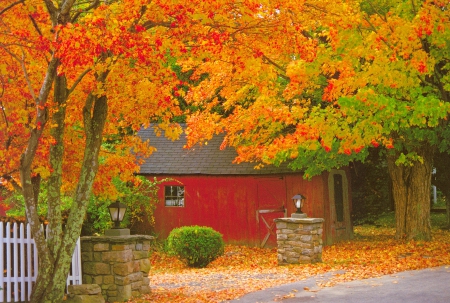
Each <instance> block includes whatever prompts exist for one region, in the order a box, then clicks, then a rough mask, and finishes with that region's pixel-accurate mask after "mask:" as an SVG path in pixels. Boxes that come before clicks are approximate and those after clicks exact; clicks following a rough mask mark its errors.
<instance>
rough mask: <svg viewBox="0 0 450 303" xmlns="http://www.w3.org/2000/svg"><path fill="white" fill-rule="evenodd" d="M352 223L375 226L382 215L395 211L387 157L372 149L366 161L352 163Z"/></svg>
mask: <svg viewBox="0 0 450 303" xmlns="http://www.w3.org/2000/svg"><path fill="white" fill-rule="evenodd" d="M351 174H352V176H351V182H352V221H353V224H354V225H361V224H374V222H375V221H376V220H377V218H378V217H379V216H380V215H383V214H384V213H386V212H390V211H392V210H393V208H394V205H393V200H392V197H391V194H390V177H389V173H388V169H387V163H386V160H385V157H384V156H383V155H380V154H379V153H378V152H377V151H376V150H374V149H372V150H371V151H370V152H369V155H368V157H367V159H365V161H364V162H363V163H362V162H355V163H352V170H351Z"/></svg>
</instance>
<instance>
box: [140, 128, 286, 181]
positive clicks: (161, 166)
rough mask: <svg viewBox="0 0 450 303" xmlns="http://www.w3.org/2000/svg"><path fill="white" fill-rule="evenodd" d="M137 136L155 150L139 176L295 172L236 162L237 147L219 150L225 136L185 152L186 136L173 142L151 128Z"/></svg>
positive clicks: (214, 138) (283, 167)
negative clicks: (147, 141)
mask: <svg viewBox="0 0 450 303" xmlns="http://www.w3.org/2000/svg"><path fill="white" fill-rule="evenodd" d="M138 136H139V137H141V139H142V140H143V141H146V140H149V143H150V145H151V146H154V147H155V148H156V151H155V152H154V153H153V154H152V155H151V156H150V157H149V158H147V159H145V162H144V164H142V165H141V170H140V174H146V175H158V174H173V175H191V174H201V175H267V174H280V173H293V172H294V171H293V170H292V169H290V168H288V167H287V164H286V163H284V164H282V165H281V166H280V167H276V166H273V165H265V166H264V167H263V168H261V169H254V167H255V165H256V164H255V163H247V162H246V163H240V164H236V163H233V160H234V159H235V158H236V156H237V152H236V150H235V149H234V148H231V147H227V148H225V149H224V150H220V145H221V144H222V141H223V137H224V135H223V134H222V135H217V136H214V137H213V139H211V140H210V141H208V144H207V145H203V146H195V147H193V148H192V149H186V148H184V146H185V145H186V136H185V134H184V133H183V134H182V135H181V136H180V139H179V140H175V141H171V140H170V139H167V138H166V137H165V136H163V135H161V136H159V137H158V136H156V134H155V132H154V130H153V128H152V127H149V128H145V129H141V130H140V131H139V132H138Z"/></svg>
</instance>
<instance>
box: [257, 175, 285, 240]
mask: <svg viewBox="0 0 450 303" xmlns="http://www.w3.org/2000/svg"><path fill="white" fill-rule="evenodd" d="M257 184H258V186H257V188H258V209H257V211H256V222H257V224H258V235H259V240H260V246H261V247H276V245H277V235H276V226H275V222H274V219H277V218H282V217H286V214H287V212H286V183H285V180H284V179H283V178H261V179H258V180H257Z"/></svg>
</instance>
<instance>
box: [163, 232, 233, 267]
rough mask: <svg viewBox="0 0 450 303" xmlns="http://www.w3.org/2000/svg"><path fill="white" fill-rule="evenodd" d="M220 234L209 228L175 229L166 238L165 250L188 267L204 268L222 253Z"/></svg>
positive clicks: (222, 245)
mask: <svg viewBox="0 0 450 303" xmlns="http://www.w3.org/2000/svg"><path fill="white" fill-rule="evenodd" d="M224 246H225V245H224V242H223V239H222V234H220V233H219V232H217V231H215V230H214V229H212V228H210V227H204V226H184V227H180V228H175V229H174V230H172V231H171V232H170V235H169V237H168V238H167V250H168V252H169V253H170V254H172V255H175V256H177V257H178V259H180V260H181V261H183V262H185V263H186V264H187V265H188V266H190V267H198V268H201V267H206V266H207V265H208V264H209V263H210V262H212V261H214V260H215V259H217V258H218V257H220V256H221V255H223V252H224Z"/></svg>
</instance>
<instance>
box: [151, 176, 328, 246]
mask: <svg viewBox="0 0 450 303" xmlns="http://www.w3.org/2000/svg"><path fill="white" fill-rule="evenodd" d="M164 177H171V178H173V179H176V180H177V181H178V182H177V181H170V182H166V183H164V184H162V185H161V189H160V191H159V199H160V202H159V204H158V205H157V207H156V210H155V227H154V230H155V233H156V234H157V235H158V237H159V238H160V239H165V238H166V237H167V236H168V235H169V233H170V231H171V230H172V229H173V228H176V227H181V226H187V225H202V226H209V227H212V228H213V229H215V230H217V231H219V232H220V233H222V234H223V236H224V240H225V241H226V242H227V243H233V244H245V245H250V246H259V245H260V244H261V241H262V238H264V235H266V234H267V228H266V227H265V226H264V224H263V223H262V221H261V219H258V212H257V211H258V210H260V209H268V208H280V207H281V206H284V207H285V208H286V209H287V216H290V215H291V213H293V212H295V211H296V209H295V207H294V205H293V202H292V200H291V198H292V196H294V195H295V194H302V195H304V196H305V197H306V200H305V205H304V207H303V209H302V210H303V212H305V213H306V214H307V215H308V217H316V218H325V225H324V229H325V231H324V237H325V238H326V237H332V236H333V233H332V232H331V230H330V229H331V228H332V227H331V224H330V222H331V219H330V218H331V217H332V216H331V210H330V209H331V208H330V205H329V204H330V203H329V189H328V183H327V180H328V174H326V173H325V174H323V175H322V176H316V177H314V178H312V180H304V179H303V178H302V175H301V174H289V175H284V176H281V175H280V176H272V175H271V176H164ZM164 177H161V178H164ZM164 185H183V186H184V187H185V206H184V207H166V206H165V205H164ZM270 196H273V197H272V198H273V199H272V198H271V197H270ZM270 199H272V200H270ZM264 216H265V218H266V220H267V221H268V222H269V221H270V222H271V221H272V220H273V217H274V216H275V217H277V216H278V217H282V216H283V213H281V212H277V213H275V214H270V215H264ZM259 218H260V217H259ZM270 222H269V224H270ZM327 242H328V243H331V242H333V240H330V241H327ZM267 243H268V244H269V246H273V245H274V243H275V244H276V240H275V239H274V237H273V236H272V235H271V237H270V238H269V241H268V242H267Z"/></svg>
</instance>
